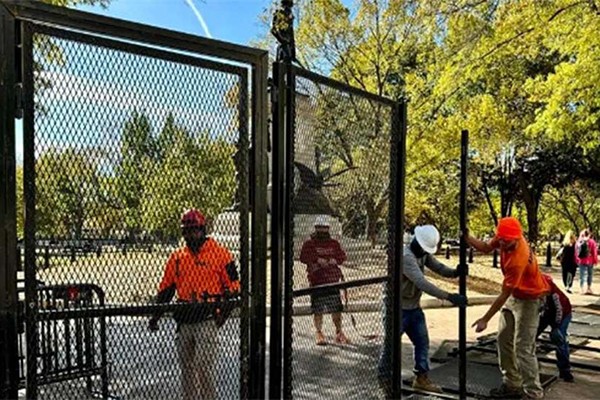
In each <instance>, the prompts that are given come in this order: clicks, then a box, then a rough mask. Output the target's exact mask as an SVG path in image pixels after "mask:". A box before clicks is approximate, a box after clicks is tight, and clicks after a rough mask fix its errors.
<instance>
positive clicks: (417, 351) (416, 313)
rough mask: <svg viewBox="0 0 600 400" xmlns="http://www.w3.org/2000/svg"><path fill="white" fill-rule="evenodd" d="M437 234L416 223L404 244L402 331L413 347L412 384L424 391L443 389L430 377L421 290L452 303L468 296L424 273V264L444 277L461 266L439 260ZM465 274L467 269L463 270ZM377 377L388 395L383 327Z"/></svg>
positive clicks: (388, 347) (388, 338) (388, 354)
mask: <svg viewBox="0 0 600 400" xmlns="http://www.w3.org/2000/svg"><path fill="white" fill-rule="evenodd" d="M439 241H440V234H439V232H438V230H437V229H436V228H435V227H434V226H433V225H423V226H417V227H416V228H415V235H414V238H413V239H412V241H411V242H410V244H408V245H406V246H404V269H403V272H404V277H403V281H402V288H401V293H402V333H406V334H407V335H408V338H409V339H410V341H411V342H412V344H413V348H414V350H413V351H414V354H413V356H414V362H415V365H414V373H415V379H414V381H413V388H415V389H417V390H424V391H427V392H438V393H440V392H441V391H442V389H441V388H440V387H439V386H438V385H436V384H435V383H433V382H432V381H431V380H430V379H429V377H428V373H429V369H430V368H429V333H428V331H427V323H426V321H425V314H424V313H423V310H422V309H421V295H422V294H423V292H425V293H427V294H429V295H431V296H434V297H437V298H438V299H442V300H448V301H450V302H451V303H452V304H453V305H455V306H462V307H464V306H466V305H467V298H466V297H465V296H463V295H461V294H459V293H448V292H446V291H444V290H442V289H440V288H438V287H437V286H435V285H434V284H432V283H431V282H429V281H428V280H427V279H426V278H425V275H424V269H425V267H427V268H429V269H431V270H432V271H433V272H435V273H436V274H438V275H441V276H444V277H447V278H456V277H458V276H459V275H460V272H461V271H460V270H459V269H458V268H457V269H454V268H449V267H447V266H445V265H444V264H442V263H441V262H439V261H438V260H437V259H436V258H435V257H434V256H433V254H435V253H436V251H437V249H438V244H439ZM464 273H465V274H466V273H467V271H465V272H464ZM388 291H389V289H388V288H386V290H385V297H384V303H383V304H384V321H383V325H384V327H386V326H387V325H388V324H387V321H386V318H388V317H389V308H390V307H391V304H390V302H391V299H392V296H390V293H389V292H388ZM378 377H379V383H380V386H381V387H382V389H383V390H384V391H385V393H386V396H388V397H391V387H392V332H388V331H387V329H386V332H385V336H384V343H383V346H382V349H381V353H380V356H379V364H378Z"/></svg>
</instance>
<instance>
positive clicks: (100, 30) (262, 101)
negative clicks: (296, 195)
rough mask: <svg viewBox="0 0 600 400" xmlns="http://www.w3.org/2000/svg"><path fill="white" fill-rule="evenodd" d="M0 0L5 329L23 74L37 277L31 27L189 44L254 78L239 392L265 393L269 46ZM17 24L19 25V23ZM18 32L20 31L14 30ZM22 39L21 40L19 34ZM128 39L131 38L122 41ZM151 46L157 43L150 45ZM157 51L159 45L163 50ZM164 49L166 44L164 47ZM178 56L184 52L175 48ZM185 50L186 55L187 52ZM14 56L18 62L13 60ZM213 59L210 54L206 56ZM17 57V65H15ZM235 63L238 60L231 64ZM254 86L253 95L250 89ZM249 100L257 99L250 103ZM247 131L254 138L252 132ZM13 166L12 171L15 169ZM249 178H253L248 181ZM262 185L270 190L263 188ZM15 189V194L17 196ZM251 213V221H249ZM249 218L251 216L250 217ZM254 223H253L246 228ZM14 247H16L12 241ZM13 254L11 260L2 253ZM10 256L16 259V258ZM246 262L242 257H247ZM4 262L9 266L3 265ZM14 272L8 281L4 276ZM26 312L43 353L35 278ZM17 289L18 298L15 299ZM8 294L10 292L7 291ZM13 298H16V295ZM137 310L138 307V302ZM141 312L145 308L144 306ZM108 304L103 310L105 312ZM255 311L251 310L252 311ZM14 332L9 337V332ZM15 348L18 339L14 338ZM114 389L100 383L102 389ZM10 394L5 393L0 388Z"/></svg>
mask: <svg viewBox="0 0 600 400" xmlns="http://www.w3.org/2000/svg"><path fill="white" fill-rule="evenodd" d="M1 3H2V4H0V12H1V18H2V20H1V21H0V23H1V25H0V29H1V31H2V33H3V34H2V42H1V44H0V54H2V55H3V60H6V61H7V62H6V64H5V68H2V71H1V73H2V75H3V76H2V78H3V79H2V82H4V83H5V85H3V86H2V87H1V102H2V103H1V104H2V110H1V113H2V121H1V123H2V142H1V145H2V149H1V150H2V154H3V164H2V168H3V170H2V180H1V181H0V183H1V185H2V188H3V192H4V193H6V194H7V196H4V195H3V197H2V204H1V205H2V213H3V221H4V222H5V224H4V227H3V229H2V232H1V235H2V236H1V237H0V238H1V241H0V253H1V254H0V255H1V257H2V259H3V263H2V270H1V271H0V274H1V277H0V283H1V284H2V291H3V293H4V286H6V288H7V290H8V292H7V293H8V294H9V295H10V296H11V297H10V298H11V300H9V301H8V303H6V304H5V302H4V297H3V299H2V301H1V302H0V306H1V308H0V311H1V312H2V314H1V315H2V320H3V322H4V318H5V309H6V311H8V310H9V308H10V309H11V310H12V311H11V312H10V313H8V312H7V314H6V320H7V321H9V320H11V321H12V320H14V326H11V327H10V329H8V331H7V339H10V340H15V341H16V339H17V336H16V331H17V329H16V321H17V315H16V310H17V301H16V212H15V210H16V204H15V203H16V199H15V198H16V189H15V145H14V140H15V127H14V118H15V108H14V104H15V103H16V98H17V96H16V91H15V83H16V82H17V81H18V79H17V78H16V77H15V75H16V74H20V75H21V77H22V81H23V118H24V121H23V132H24V182H25V187H24V198H25V211H26V219H25V232H26V234H25V275H26V281H27V282H30V283H31V282H35V281H36V270H35V262H36V260H35V254H36V252H35V251H36V249H35V246H36V241H35V142H34V122H35V121H34V117H35V115H34V83H33V79H34V78H33V68H32V66H33V38H32V36H33V33H34V29H35V28H34V26H38V25H37V22H42V23H46V24H50V25H55V26H58V27H61V28H67V29H71V30H79V31H82V32H85V33H89V34H92V35H94V34H100V35H104V36H108V37H116V38H118V39H119V40H121V41H123V42H122V43H125V42H126V41H132V42H136V43H140V44H149V45H151V46H158V47H163V48H166V49H169V50H174V51H180V52H190V53H193V54H194V55H199V56H201V57H217V58H223V59H226V60H228V61H231V62H235V63H243V64H246V65H247V71H248V72H247V74H248V77H251V79H252V81H251V86H248V84H247V83H248V78H245V79H243V80H242V82H243V83H242V86H244V87H243V88H242V89H241V91H240V97H241V99H242V100H241V101H244V100H246V103H247V104H246V105H244V106H240V110H239V111H240V118H246V119H247V118H248V117H249V115H248V114H249V113H248V111H249V109H250V107H251V108H252V117H251V132H248V129H247V128H248V123H247V121H246V122H245V124H242V125H241V126H240V129H241V130H245V132H246V133H247V134H248V135H247V138H244V139H245V141H244V140H242V141H241V143H240V146H241V148H242V149H243V153H244V154H243V157H245V160H246V163H245V164H244V166H245V167H247V168H249V171H254V175H253V176H252V177H250V174H249V172H246V171H243V173H242V175H241V177H242V178H241V179H242V180H244V177H246V178H247V179H246V180H245V181H244V182H241V183H240V188H239V189H240V193H241V197H242V198H244V199H246V201H245V203H246V204H245V205H243V207H242V208H241V212H240V219H241V222H240V225H241V226H242V228H241V229H242V230H243V231H244V232H245V233H244V232H242V231H240V236H241V237H245V238H246V239H245V240H242V243H241V244H240V246H241V249H242V252H244V249H245V252H244V254H243V255H242V259H244V258H245V259H246V260H247V264H248V266H249V271H242V274H244V273H246V274H247V280H246V285H245V286H246V287H244V288H243V290H244V291H245V294H246V296H245V299H246V301H245V302H244V303H243V304H242V310H243V315H246V318H242V321H241V330H242V333H241V338H240V339H241V343H240V350H241V351H242V353H241V357H240V371H241V374H240V398H261V397H264V392H265V389H264V381H265V379H264V378H265V346H266V335H265V327H266V258H267V240H266V234H267V226H266V221H267V196H266V186H267V181H268V177H267V166H266V161H267V152H266V149H267V132H268V129H267V122H268V117H267V102H268V99H267V74H268V54H267V52H266V51H263V50H258V49H253V48H249V47H245V46H239V45H235V44H230V43H226V42H221V41H217V40H212V39H204V38H199V37H196V36H193V35H189V34H183V33H179V32H173V31H169V30H166V29H161V28H155V27H151V26H146V25H143V24H138V23H132V22H126V21H121V20H117V19H113V18H108V17H102V16H98V15H95V14H92V13H86V12H81V11H75V10H69V9H66V8H61V7H54V6H49V5H46V4H42V3H39V2H33V1H20V0H2V1H1ZM15 26H18V27H20V28H19V29H17V30H16V31H15ZM15 33H16V35H15ZM19 39H20V42H19ZM16 43H21V46H20V49H21V54H20V57H19V55H16V54H15V45H16ZM124 46H126V44H124ZM148 49H149V50H148V52H149V53H152V51H153V50H151V48H149V47H148ZM157 51H158V50H157ZM163 53H165V52H163ZM177 57H179V55H177ZM181 57H185V56H183V55H181ZM13 59H14V62H12V60H13ZM207 62H208V63H210V61H207ZM13 64H14V65H15V67H13ZM232 68H237V67H232ZM248 89H251V90H252V95H249V94H248ZM250 102H251V103H250ZM248 139H249V140H248ZM11 171H12V172H11ZM249 179H252V182H250V180H249ZM250 184H253V185H256V187H257V188H259V189H258V190H250V188H249V185H250ZM262 188H264V190H263V189H262ZM11 196H12V198H11ZM250 219H251V223H250ZM244 221H246V222H245V223H244ZM248 228H250V230H249V229H248ZM13 248H14V249H13ZM5 260H6V261H7V262H6V263H5V262H4V261H5ZM10 260H12V261H10ZM242 264H243V262H242ZM5 265H6V267H4V266H5ZM8 278H10V281H6V280H5V279H8ZM25 292H26V293H25V298H26V302H25V305H26V306H25V316H26V322H27V332H26V336H27V338H30V339H31V338H34V339H33V340H28V341H27V346H28V354H30V355H31V354H38V353H39V351H38V349H37V347H38V342H37V340H35V338H36V337H37V335H38V332H37V319H38V312H39V310H38V309H37V291H36V287H35V285H32V284H29V285H26V288H25ZM13 297H14V300H12V299H13ZM6 299H7V300H8V297H7V298H6ZM10 301H12V302H13V303H10ZM132 311H133V310H132ZM137 312H138V313H142V312H143V311H142V310H138V311H137ZM103 313H104V312H103V311H101V312H100V314H103ZM250 316H252V317H253V318H250ZM9 334H10V335H12V336H11V337H8V336H10V335H9ZM10 348H11V349H14V351H15V355H16V351H17V348H18V346H17V345H14V346H10ZM10 362H11V365H10V366H9V367H8V368H7V369H6V371H5V370H4V369H3V372H7V374H13V375H14V376H15V377H18V363H17V359H16V358H15V359H14V362H13V360H12V359H10ZM37 363H38V360H37V357H28V361H27V371H28V372H27V375H28V379H27V395H28V397H31V398H36V397H37V388H38V382H36V371H37ZM8 382H10V383H11V385H12V386H11V388H10V390H11V391H10V392H7V393H9V394H8V397H9V398H13V397H16V391H17V387H18V386H17V385H18V379H15V380H12V379H8V378H7V379H3V382H2V385H3V386H2V390H4V383H7V384H8ZM107 391H108V389H107V388H105V387H102V392H103V395H106V394H107ZM2 395H4V394H2Z"/></svg>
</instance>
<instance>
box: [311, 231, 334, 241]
mask: <svg viewBox="0 0 600 400" xmlns="http://www.w3.org/2000/svg"><path fill="white" fill-rule="evenodd" d="M313 239H316V240H327V239H331V234H330V233H329V232H315V233H313Z"/></svg>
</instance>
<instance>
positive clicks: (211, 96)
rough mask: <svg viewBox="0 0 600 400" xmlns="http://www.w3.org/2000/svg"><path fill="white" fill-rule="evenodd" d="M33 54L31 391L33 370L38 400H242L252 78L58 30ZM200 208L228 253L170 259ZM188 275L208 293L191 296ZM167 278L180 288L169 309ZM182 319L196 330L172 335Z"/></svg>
mask: <svg viewBox="0 0 600 400" xmlns="http://www.w3.org/2000/svg"><path fill="white" fill-rule="evenodd" d="M32 43H33V60H32V61H33V65H32V66H30V67H31V68H33V71H34V73H33V93H34V98H33V100H34V105H35V106H34V118H33V130H34V136H33V140H34V143H33V154H25V157H26V159H27V157H33V165H34V169H35V172H34V176H32V174H29V175H27V171H26V176H25V180H26V181H27V180H28V179H29V180H31V179H35V186H34V192H33V193H32V192H30V191H28V190H25V193H24V195H25V199H27V198H31V196H35V232H23V234H24V235H25V236H28V235H29V237H31V236H32V235H35V248H34V249H27V250H26V251H35V265H33V266H31V265H29V266H27V265H25V268H30V270H33V269H34V271H35V276H28V277H27V279H26V281H25V285H34V286H35V288H36V293H37V303H36V304H28V306H29V307H31V308H32V309H33V310H34V311H35V314H34V315H35V320H36V322H35V323H36V326H37V333H36V335H35V336H33V337H29V338H28V340H29V342H28V343H26V341H23V340H22V341H21V347H22V351H21V354H22V357H23V358H22V360H21V376H22V379H23V386H25V381H26V379H27V378H28V377H27V376H25V375H26V372H25V371H26V368H25V362H26V361H29V363H30V365H33V364H36V365H37V367H36V370H35V371H36V378H35V379H36V381H37V386H38V395H39V398H41V399H50V398H57V399H58V398H60V399H65V398H86V397H88V396H91V395H93V394H94V395H100V396H107V395H110V396H116V397H118V398H121V399H149V398H185V399H198V398H220V399H231V398H238V397H239V396H240V381H241V378H242V377H241V376H240V370H244V368H242V367H243V366H242V365H241V363H242V359H244V358H245V356H244V354H242V353H244V352H245V351H247V350H246V348H245V346H247V340H246V337H247V336H246V335H247V326H248V325H247V320H246V319H245V318H247V316H246V315H241V312H240V307H239V305H240V303H241V302H242V301H245V299H240V292H239V289H238V288H237V287H236V282H239V281H241V287H242V288H243V289H245V288H247V284H248V282H247V279H248V267H249V266H248V260H249V258H248V244H247V243H248V237H247V235H248V228H247V226H248V216H247V214H248V213H247V210H248V207H249V205H248V194H247V191H248V176H249V174H248V160H249V156H248V140H249V137H248V135H249V128H248V113H249V111H250V110H249V95H248V69H247V68H243V67H239V66H235V65H231V64H227V63H218V62H216V61H207V60H200V59H198V58H195V57H193V56H190V55H183V54H176V53H167V52H163V51H160V50H158V49H149V48H142V47H138V46H134V45H132V44H131V43H123V42H113V41H109V40H106V39H98V38H90V37H88V36H84V35H79V34H74V33H64V32H62V31H58V30H57V31H54V30H50V29H48V28H36V30H34V33H33V37H32ZM26 68H27V66H26ZM27 137H28V136H27V134H25V138H26V140H27ZM27 147H28V146H27V143H26V145H25V148H26V149H27ZM26 163H27V162H26ZM27 187H28V186H26V188H27ZM234 205H236V206H235V207H232V206H234ZM190 208H196V209H198V210H200V211H201V212H202V213H203V214H204V216H205V217H206V230H207V232H208V234H209V237H212V238H213V239H214V240H215V241H216V243H218V245H220V246H221V248H219V247H217V246H213V247H212V250H210V251H209V250H206V253H202V252H203V251H204V250H202V249H204V248H205V247H204V246H205V245H203V247H202V248H201V254H202V257H200V256H196V258H193V257H192V258H189V259H186V258H181V257H183V256H181V257H179V256H173V254H175V253H176V252H178V251H179V253H177V254H179V255H182V254H184V255H185V254H187V253H185V252H188V251H189V249H188V250H186V249H185V243H184V241H183V240H182V236H181V230H180V223H181V222H180V221H181V215H182V213H183V212H184V210H186V209H190ZM240 211H242V212H240ZM28 217H30V216H28ZM178 249H179V250H178ZM170 259H171V261H172V262H173V263H174V265H175V266H174V267H173V269H172V270H171V273H172V276H171V278H170V280H169V279H167V278H165V277H164V276H166V275H168V274H167V272H166V269H167V261H168V260H170ZM174 260H175V261H174ZM181 260H183V261H181ZM189 260H195V261H194V262H195V264H194V265H192V261H189ZM229 261H233V262H234V263H235V267H236V268H235V270H231V268H229V270H226V269H225V265H226V264H228V262H229ZM188 264H189V265H188ZM203 270H204V271H209V272H201V271H203ZM185 274H188V275H186V276H187V278H185V279H184V275H185ZM201 274H202V275H201ZM224 274H227V279H228V280H229V283H228V284H227V285H229V286H228V288H229V290H228V291H224V289H223V287H224V286H226V284H225V281H226V280H227V279H226V278H224V277H223V276H224ZM190 276H192V278H190ZM33 278H35V280H34V279H33ZM186 279H187V280H186ZM190 279H191V281H194V280H195V281H196V282H198V281H199V282H200V283H195V284H193V285H192V284H190V285H192V286H193V287H185V285H188V283H187V282H190ZM161 281H163V283H165V286H169V285H171V284H172V283H175V286H176V287H177V294H175V297H174V298H173V299H172V300H171V301H170V302H168V303H169V304H171V306H167V307H166V308H164V309H158V308H157V307H159V306H158V305H157V304H156V300H157V297H156V296H157V293H158V291H159V284H160V283H161ZM210 282H213V284H214V285H217V286H218V287H217V286H211V284H210ZM219 284H220V285H221V286H220V285H219ZM198 287H203V288H206V289H205V290H206V293H204V292H202V293H196V292H195V290H196V289H197V288H198ZM186 290H187V293H188V298H185V299H183V298H180V294H181V293H183V292H185V291H186ZM190 290H191V291H192V294H191V297H190V295H189V292H190ZM244 293H245V291H244ZM219 294H220V296H219ZM167 300H168V299H167ZM183 300H185V302H184V303H182V301H183ZM190 302H192V303H198V304H193V305H191V306H190V304H189V303H190ZM231 309H233V311H231ZM160 310H163V311H164V313H163V315H162V318H161V319H160V321H159V322H158V330H156V331H152V330H150V329H149V319H150V317H151V316H153V315H158V314H160ZM228 311H231V314H230V315H229V318H228V319H227V320H226V321H225V322H224V323H223V324H222V325H221V326H219V325H220V324H217V320H219V321H221V320H222V317H223V316H224V315H226V314H228ZM173 313H175V314H177V313H179V315H180V317H181V316H182V315H183V319H186V318H187V317H190V318H192V319H193V321H194V323H181V324H179V326H178V325H177V324H176V323H175V322H174V320H173V318H172V315H173ZM216 315H218V316H216ZM29 322H30V323H32V321H29ZM33 342H35V344H36V345H35V346H31V345H32V344H33ZM25 344H27V346H25ZM36 347H37V354H35V352H31V351H28V349H30V348H31V349H33V348H36Z"/></svg>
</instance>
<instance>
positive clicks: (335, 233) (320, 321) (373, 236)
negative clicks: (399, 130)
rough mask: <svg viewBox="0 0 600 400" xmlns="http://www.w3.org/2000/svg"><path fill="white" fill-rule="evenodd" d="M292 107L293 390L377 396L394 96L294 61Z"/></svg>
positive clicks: (305, 395) (338, 395)
mask: <svg viewBox="0 0 600 400" xmlns="http://www.w3.org/2000/svg"><path fill="white" fill-rule="evenodd" d="M294 112H295V132H294V135H295V137H294V152H293V156H294V182H293V187H294V195H293V202H292V214H293V217H292V218H293V220H292V221H290V223H291V224H292V225H293V252H294V263H293V288H294V291H295V297H294V305H293V315H294V316H293V345H292V348H293V352H292V368H293V376H292V379H293V382H292V386H293V396H294V398H306V399H309V398H321V397H322V398H339V399H348V398H352V399H365V398H379V397H382V396H383V392H380V391H379V388H378V379H377V376H378V372H377V371H378V358H379V352H380V349H381V346H382V343H383V338H384V331H383V322H382V315H383V314H382V310H383V283H382V282H383V281H385V280H386V279H387V277H388V276H389V273H388V271H389V263H390V259H389V255H390V254H391V253H390V252H389V250H391V249H390V242H389V238H390V236H389V235H388V233H389V222H390V221H389V212H390V192H391V190H390V185H391V182H392V181H393V177H392V176H391V175H392V174H391V170H390V154H391V148H390V146H391V143H392V117H393V103H392V102H390V101H388V100H386V99H383V98H381V99H379V98H377V97H376V96H366V95H362V94H361V93H360V92H358V91H352V90H349V89H348V90H345V88H344V87H343V85H342V86H340V85H339V84H336V85H333V84H328V81H326V80H317V79H315V77H314V76H313V75H312V74H305V73H303V71H298V75H297V76H296V80H295V109H294ZM378 278H381V279H379V280H378ZM352 282H356V285H355V286H352V287H349V288H347V289H340V288H338V287H333V288H323V286H326V285H336V284H340V283H347V284H351V285H353V284H352Z"/></svg>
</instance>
